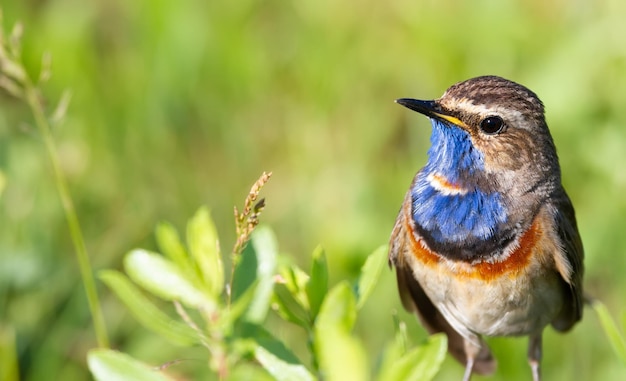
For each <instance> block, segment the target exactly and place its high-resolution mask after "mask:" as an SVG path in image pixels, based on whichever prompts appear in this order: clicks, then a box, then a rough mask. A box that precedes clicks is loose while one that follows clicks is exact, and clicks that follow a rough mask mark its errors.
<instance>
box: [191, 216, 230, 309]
mask: <svg viewBox="0 0 626 381" xmlns="http://www.w3.org/2000/svg"><path fill="white" fill-rule="evenodd" d="M187 244H188V245H189V250H190V252H191V255H192V256H193V258H194V259H195V261H196V264H197V265H198V268H199V269H200V273H201V275H202V279H203V281H204V284H205V285H206V286H207V288H208V291H209V293H210V295H211V296H212V298H213V299H217V298H218V296H219V295H220V294H221V293H222V290H223V289H224V266H223V264H222V257H221V253H220V246H219V240H218V236H217V230H216V229H215V224H214V223H213V220H212V219H211V215H210V214H209V210H208V209H207V208H200V210H198V212H196V214H195V215H194V216H193V217H192V218H191V220H190V221H189V223H188V224H187Z"/></svg>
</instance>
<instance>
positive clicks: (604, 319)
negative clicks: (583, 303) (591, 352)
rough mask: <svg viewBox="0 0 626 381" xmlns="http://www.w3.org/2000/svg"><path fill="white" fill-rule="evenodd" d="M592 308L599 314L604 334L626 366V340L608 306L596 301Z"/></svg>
mask: <svg viewBox="0 0 626 381" xmlns="http://www.w3.org/2000/svg"><path fill="white" fill-rule="evenodd" d="M591 306H592V307H593V310H594V311H596V314H598V318H599V319H600V324H602V329H604V334H605V335H606V337H607V338H608V339H609V342H610V343H611V346H612V347H613V350H614V351H615V353H616V354H617V356H618V357H619V358H620V359H621V360H622V362H624V363H625V364H626V340H624V337H623V336H622V334H621V333H620V331H619V329H618V328H617V324H615V321H614V320H613V318H612V317H611V314H610V313H609V311H608V310H607V308H606V306H605V305H604V304H603V303H602V302H600V301H599V300H594V301H593V302H592V303H591Z"/></svg>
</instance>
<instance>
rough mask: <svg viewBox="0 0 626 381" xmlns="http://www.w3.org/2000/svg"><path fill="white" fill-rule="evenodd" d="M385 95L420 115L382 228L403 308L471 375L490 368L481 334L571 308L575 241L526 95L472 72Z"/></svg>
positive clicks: (546, 140) (547, 139) (553, 160)
mask: <svg viewBox="0 0 626 381" xmlns="http://www.w3.org/2000/svg"><path fill="white" fill-rule="evenodd" d="M396 102H397V103H399V104H401V105H402V106H405V107H407V108H409V109H411V110H413V111H417V112H419V113H421V114H424V115H426V116H427V117H429V118H430V120H431V123H432V135H431V139H430V140H431V147H430V149H429V150H428V160H427V163H426V165H425V166H424V167H423V168H422V169H421V170H420V171H419V172H417V174H416V175H415V177H414V179H413V182H412V183H411V186H410V188H409V191H408V192H407V194H406V197H405V198H404V203H403V204H402V207H401V209H400V213H399V215H398V218H397V220H396V223H395V226H394V228H393V232H392V234H391V240H390V248H389V261H390V264H391V265H393V266H394V267H395V270H396V275H397V280H398V288H399V291H400V297H401V299H402V303H403V305H404V307H405V308H406V309H407V310H409V311H414V312H415V313H416V314H417V315H418V317H419V318H420V320H421V322H422V324H423V325H424V326H425V328H426V329H427V330H428V331H429V332H430V333H436V332H444V333H445V334H446V335H447V336H448V352H449V353H450V354H451V355H452V356H454V357H455V358H456V359H457V360H458V361H459V362H461V363H462V364H464V365H465V374H464V377H463V380H466V381H467V380H469V379H470V378H471V376H472V373H477V374H490V373H493V371H494V370H495V367H496V360H495V359H494V358H493V356H492V354H491V351H490V349H489V347H488V346H487V345H486V344H485V342H484V341H483V340H482V339H481V336H482V335H484V336H529V341H528V361H529V363H530V366H531V370H532V375H533V380H535V381H538V380H540V362H541V346H542V344H541V336H542V332H543V329H544V328H545V327H546V326H547V325H548V324H551V325H552V326H553V327H554V328H555V329H556V330H557V331H567V330H569V329H570V328H571V327H572V326H573V325H574V324H576V322H578V321H579V320H580V319H581V317H582V310H583V296H582V275H583V247H582V243H581V240H580V236H579V234H578V228H577V226H576V218H575V215H574V208H573V207H572V203H571V201H570V199H569V197H568V196H567V194H566V193H565V190H564V189H563V186H562V185H561V171H560V167H559V162H558V158H557V155H556V149H555V146H554V142H553V141H552V137H551V135H550V132H549V131H548V126H547V124H546V121H545V117H544V107H543V104H542V103H541V101H540V100H539V98H538V97H537V95H535V93H533V92H532V91H530V90H529V89H527V88H526V87H524V86H522V85H519V84H517V83H515V82H511V81H509V80H506V79H503V78H500V77H496V76H484V77H477V78H473V79H469V80H467V81H464V82H460V83H457V84H455V85H453V86H452V87H450V88H449V89H448V90H447V91H446V92H445V93H444V94H443V96H442V97H441V98H439V99H435V100H429V101H423V100H416V99H407V98H403V99H398V100H397V101H396Z"/></svg>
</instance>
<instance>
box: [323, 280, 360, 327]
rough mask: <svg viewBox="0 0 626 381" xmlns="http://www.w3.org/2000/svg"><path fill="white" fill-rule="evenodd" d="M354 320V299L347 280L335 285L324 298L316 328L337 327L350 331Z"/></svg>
mask: <svg viewBox="0 0 626 381" xmlns="http://www.w3.org/2000/svg"><path fill="white" fill-rule="evenodd" d="M355 321H356V301H355V298H354V293H353V292H352V290H351V289H350V286H349V285H348V282H345V281H344V282H341V283H339V284H338V285H336V286H335V287H334V288H333V289H332V290H330V292H329V293H328V295H327V296H326V299H324V303H322V306H321V308H320V313H319V315H318V316H317V320H316V322H315V328H316V330H318V329H320V330H324V329H327V328H333V327H337V328H338V329H340V330H341V331H344V332H350V331H351V330H352V327H353V326H354V322H355Z"/></svg>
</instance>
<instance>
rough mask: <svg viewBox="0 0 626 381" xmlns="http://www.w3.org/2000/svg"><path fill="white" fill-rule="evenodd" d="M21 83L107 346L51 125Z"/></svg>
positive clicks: (34, 96) (29, 86) (29, 88)
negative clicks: (41, 139) (42, 143)
mask: <svg viewBox="0 0 626 381" xmlns="http://www.w3.org/2000/svg"><path fill="white" fill-rule="evenodd" d="M23 85H24V97H25V98H26V102H27V103H28V105H29V107H30V109H31V112H32V113H33V116H34V118H35V124H36V125H37V128H38V129H39V132H40V134H41V136H42V137H43V139H44V142H45V145H46V149H47V151H48V156H49V157H50V162H51V163H52V171H53V173H54V180H55V183H56V187H57V192H58V193H59V197H60V198H61V204H62V206H63V211H64V212H65V218H66V220H67V225H68V227H69V230H70V235H71V237H72V242H73V244H74V248H75V250H76V258H77V259H78V265H79V268H80V273H81V277H82V280H83V285H84V286H85V292H86V294H87V301H88V303H89V310H90V312H91V317H92V319H93V325H94V329H95V331H96V340H97V341H98V346H99V347H100V348H108V347H109V338H108V335H107V330H106V325H105V322H104V317H103V314H102V309H101V308H100V302H99V300H98V292H97V290H96V282H95V280H94V277H93V273H92V271H91V263H90V261H89V255H88V254H87V248H86V246H85V240H84V238H83V233H82V231H81V228H80V224H79V222H78V217H77V215H76V210H75V208H74V203H73V202H72V198H71V196H70V193H69V191H68V189H67V184H66V182H65V177H64V176H63V171H62V170H61V166H60V163H59V155H58V152H57V148H56V145H55V143H54V139H53V138H52V132H51V128H50V124H49V123H48V120H47V119H46V117H45V113H44V110H43V107H42V105H41V102H40V101H39V94H38V92H37V89H36V88H35V86H34V85H33V84H32V82H31V81H30V79H27V80H26V81H25V83H24V84H23Z"/></svg>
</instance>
